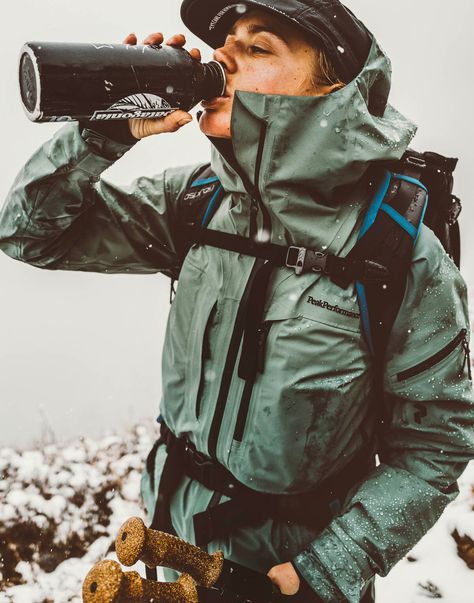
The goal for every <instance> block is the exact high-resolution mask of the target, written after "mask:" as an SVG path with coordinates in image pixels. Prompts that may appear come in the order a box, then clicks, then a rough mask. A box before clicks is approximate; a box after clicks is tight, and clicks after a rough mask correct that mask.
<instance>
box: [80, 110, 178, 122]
mask: <svg viewBox="0 0 474 603" xmlns="http://www.w3.org/2000/svg"><path fill="white" fill-rule="evenodd" d="M172 111H176V109H173V108H170V109H166V110H165V111H163V110H159V111H157V110H156V109H135V110H133V111H110V110H104V111H94V114H93V115H92V117H91V120H102V121H103V120H105V119H159V118H160V117H166V116H167V115H169V114H170V113H171V112H172Z"/></svg>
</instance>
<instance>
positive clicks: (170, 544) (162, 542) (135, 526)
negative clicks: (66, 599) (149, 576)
mask: <svg viewBox="0 0 474 603" xmlns="http://www.w3.org/2000/svg"><path fill="white" fill-rule="evenodd" d="M115 551H116V553H117V557H118V559H119V561H120V562H121V563H123V564H124V565H127V566H131V565H134V564H135V563H136V562H137V561H138V560H141V561H143V563H145V564H146V565H148V566H149V567H156V566H157V565H160V566H163V567H169V568H171V569H174V570H177V571H178V572H186V573H188V574H190V575H191V576H192V577H193V578H194V579H195V580H196V581H197V582H198V583H199V584H201V585H202V586H205V587H207V588H209V587H211V586H213V585H214V584H215V582H216V581H217V579H218V578H219V576H220V575H221V572H222V567H223V564H224V554H223V553H222V552H221V551H217V552H216V553H211V554H209V553H206V552H205V551H203V550H201V549H200V548H198V547H197V546H194V545H192V544H189V542H185V541H184V540H181V539H180V538H177V537H176V536H172V535H171V534H167V533H166V532H159V531H158V530H151V529H150V528H146V527H145V524H144V523H143V521H142V520H141V519H140V518H139V517H132V518H131V519H129V520H128V521H126V522H125V523H124V524H123V525H122V527H121V528H120V532H119V534H118V536H117V540H116V541H115Z"/></svg>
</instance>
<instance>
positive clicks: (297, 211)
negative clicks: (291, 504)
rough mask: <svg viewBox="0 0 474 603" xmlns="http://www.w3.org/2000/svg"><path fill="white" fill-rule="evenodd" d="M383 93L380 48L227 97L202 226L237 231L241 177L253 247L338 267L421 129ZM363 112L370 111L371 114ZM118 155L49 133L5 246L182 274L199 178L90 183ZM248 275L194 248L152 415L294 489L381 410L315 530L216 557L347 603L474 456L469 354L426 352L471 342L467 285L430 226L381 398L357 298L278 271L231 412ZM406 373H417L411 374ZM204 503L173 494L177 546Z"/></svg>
mask: <svg viewBox="0 0 474 603" xmlns="http://www.w3.org/2000/svg"><path fill="white" fill-rule="evenodd" d="M389 89H390V65H389V62H388V59H387V58H386V56H385V55H384V53H383V52H382V51H381V50H380V49H379V47H378V46H377V43H376V42H375V41H374V42H373V45H372V49H371V52H370V55H369V57H368V59H367V62H366V64H365V66H364V68H363V70H362V72H361V73H360V74H359V76H358V77H357V78H356V79H355V80H354V81H353V82H351V83H350V84H349V85H347V86H346V87H345V88H343V89H341V90H338V91H336V92H335V93H332V94H331V95H329V96H326V97H290V96H279V95H271V96H270V95H259V94H254V93H244V92H238V93H236V96H235V100H234V109H233V114H232V132H233V136H232V146H233V155H234V157H233V158H232V157H231V156H230V155H229V154H227V155H226V154H225V153H224V154H222V153H221V152H219V151H218V150H217V149H216V148H213V150H212V167H213V169H214V171H215V173H216V174H217V176H218V177H219V179H220V181H221V183H222V185H223V187H224V189H225V191H226V194H225V197H224V199H223V202H222V204H221V206H220V208H219V210H218V211H217V213H216V214H215V216H214V217H213V219H212V222H211V224H210V228H213V229H216V230H221V231H225V232H229V233H238V234H240V235H246V236H247V235H248V234H249V216H250V210H251V205H252V203H251V198H250V195H249V194H248V192H247V190H246V188H245V186H244V183H243V180H242V177H241V176H242V173H243V174H244V179H245V178H247V179H248V180H249V181H250V183H251V184H252V185H253V186H255V187H258V191H259V194H260V196H261V199H262V207H260V209H259V213H258V216H257V219H258V224H259V227H260V230H261V232H260V236H261V237H266V238H267V239H268V238H269V239H270V240H271V241H272V242H274V243H277V244H286V245H288V244H298V245H302V246H307V247H309V248H313V249H321V250H328V251H330V252H331V253H333V254H339V255H345V254H347V253H348V251H349V250H350V249H351V248H352V247H353V245H354V243H355V241H356V238H357V234H358V231H359V229H360V226H361V221H362V219H363V215H364V212H365V210H366V208H367V204H368V202H369V201H370V199H371V197H372V194H373V193H372V191H371V190H368V191H367V190H363V189H362V188H361V187H360V186H358V184H357V183H359V182H360V181H361V177H362V176H363V174H364V173H365V172H366V170H367V168H368V166H369V165H370V164H371V163H372V162H374V161H380V160H387V159H394V158H400V157H401V155H402V154H403V152H404V151H405V150H406V148H407V145H408V144H409V141H410V140H411V139H412V137H413V135H414V133H415V127H414V125H413V124H412V123H410V122H409V121H408V120H407V119H405V118H404V117H403V116H402V115H400V114H399V113H398V112H397V111H395V110H394V109H393V108H392V107H390V106H389V105H387V106H386V107H385V110H383V107H384V106H385V104H386V101H387V97H388V92H389ZM369 104H370V105H374V106H377V107H378V108H379V113H380V114H381V115H380V116H375V115H373V114H371V113H370V112H369V111H368V106H369ZM380 107H382V110H380ZM128 149H129V147H127V146H123V145H120V144H118V143H115V142H113V141H111V140H110V139H108V138H106V137H104V136H101V135H99V134H97V133H94V132H92V131H91V130H88V129H84V130H82V131H81V128H79V126H78V125H77V124H67V125H65V126H64V127H63V128H61V129H60V130H59V131H58V132H57V134H56V135H55V136H54V137H53V139H52V140H50V141H49V142H47V143H46V144H45V145H43V147H42V148H40V149H39V150H38V151H37V152H36V153H35V154H34V155H33V157H32V158H31V159H30V161H29V162H28V163H27V164H26V166H25V167H24V168H23V169H22V171H21V172H20V174H19V175H18V177H17V179H16V181H15V183H14V185H13V188H12V189H11V192H10V194H9V197H8V199H7V202H6V204H5V205H4V207H3V211H2V213H1V216H0V247H1V248H2V249H3V250H4V251H5V252H6V253H7V254H9V255H10V256H11V257H13V258H16V259H19V260H21V261H24V262H28V263H30V264H33V265H36V266H39V267H41V268H47V269H55V270H56V269H62V270H63V269H68V270H85V271H95V272H108V273H119V272H130V273H140V274H145V273H156V272H157V271H163V272H165V273H168V274H170V273H172V272H174V271H176V270H177V269H179V262H180V260H179V255H178V253H177V248H176V240H177V237H178V235H179V232H180V208H179V204H178V200H179V199H180V198H182V197H183V192H184V191H185V190H186V188H187V186H188V183H189V182H190V181H192V179H193V177H194V175H196V174H197V173H198V172H199V169H200V166H192V167H183V168H179V169H168V170H166V171H164V173H163V174H161V175H158V176H156V177H153V178H143V177H142V178H138V179H137V180H136V181H134V182H133V184H132V185H131V186H129V187H128V188H120V187H118V186H115V185H113V184H110V183H109V182H107V181H106V180H104V179H101V178H100V174H101V172H102V171H104V170H105V169H106V168H107V167H109V166H110V165H111V164H112V163H113V162H114V161H115V160H117V159H118V158H119V157H120V156H121V155H122V154H123V153H124V152H126V151H127V150H128ZM224 155H226V156H224ZM235 161H236V162H237V163H238V166H240V167H239V168H238V169H237V170H236V169H235V168H236V164H235ZM369 189H370V187H369ZM255 261H256V260H255V259H254V258H252V257H248V256H243V255H239V254H237V253H234V252H230V251H225V250H222V249H216V248H211V247H208V246H204V245H193V246H192V247H191V249H190V251H189V253H188V254H187V256H186V258H185V261H184V263H183V265H182V270H181V274H180V278H179V286H178V290H177V294H176V297H175V299H174V302H173V304H172V306H171V310H170V315H169V320H168V328H167V332H166V338H165V342H164V350H163V398H162V401H161V413H162V414H163V416H164V419H165V421H166V423H167V424H168V426H169V427H170V429H171V430H172V431H173V432H174V433H175V434H176V435H177V436H181V435H183V434H187V436H188V437H189V438H190V439H191V441H192V442H193V443H194V444H195V445H196V447H197V449H198V450H199V451H200V452H202V453H204V454H209V453H210V451H211V453H213V454H214V455H215V456H216V457H217V459H218V460H219V461H220V463H222V464H223V465H224V466H225V467H227V468H228V469H229V470H230V471H231V472H232V473H233V474H234V475H235V476H236V478H237V479H238V480H240V481H241V482H243V483H244V484H246V485H248V486H249V487H251V488H254V489H256V490H260V491H262V492H268V493H281V494H290V493H291V494H295V493H298V492H305V491H309V490H314V489H316V488H317V486H318V484H319V483H320V482H321V481H322V480H324V479H325V478H327V477H329V476H331V475H336V474H337V473H338V471H339V470H340V469H341V468H342V467H344V465H346V463H348V462H349V461H350V459H351V458H353V457H354V455H355V454H356V453H357V452H358V451H360V450H361V448H362V447H363V446H364V445H365V442H366V439H367V437H370V436H371V435H373V432H374V423H375V414H376V413H377V409H376V406H377V405H384V406H385V407H386V409H387V410H388V411H389V413H390V416H391V425H390V429H388V430H387V431H386V432H385V439H384V442H383V444H384V448H385V450H386V452H385V455H384V457H383V462H382V463H381V464H379V465H378V467H377V468H375V469H374V470H373V471H372V472H371V473H370V474H369V475H368V476H367V478H366V479H365V480H364V481H363V482H362V483H360V484H358V485H357V486H356V487H354V488H353V489H352V490H351V491H350V493H349V495H348V496H347V499H346V500H345V502H344V505H343V509H342V511H341V513H340V514H339V515H338V516H337V517H335V518H334V519H333V520H332V521H331V523H330V524H329V525H328V526H327V528H326V529H324V531H322V532H321V533H318V532H316V531H311V530H310V529H308V528H307V527H304V526H303V525H299V524H296V523H290V524H288V523H286V522H278V521H274V520H271V519H268V520H267V521H265V522H263V523H261V524H259V525H257V526H255V527H252V528H251V529H250V528H249V529H242V528H241V529H237V530H235V531H234V532H233V533H232V534H231V535H230V536H229V537H228V538H223V539H220V540H215V541H213V542H212V543H210V545H209V546H210V549H211V550H216V549H221V550H223V551H224V553H225V555H226V556H227V557H228V558H230V559H234V560H235V561H238V562H241V563H244V564H246V565H250V566H252V567H254V568H256V569H258V570H261V571H263V572H267V571H268V570H269V569H270V568H271V567H272V566H273V565H275V564H277V563H281V562H284V561H289V560H293V562H294V563H295V564H296V566H297V567H298V569H299V571H300V572H301V573H302V575H303V576H304V577H305V578H306V580H307V581H308V582H309V583H310V585H312V587H313V588H314V590H315V591H316V592H317V593H318V594H319V595H320V597H321V598H322V599H323V600H325V601H328V602H336V601H344V600H348V601H350V602H351V603H356V602H358V601H359V599H360V594H361V592H362V591H363V590H364V587H365V585H366V584H367V583H368V582H369V581H370V580H371V579H372V577H373V576H374V575H375V574H376V573H378V574H381V575H385V574H387V573H388V571H389V570H390V568H391V567H392V566H393V565H394V564H395V563H396V562H397V561H398V560H399V559H401V558H402V557H403V555H405V554H406V553H407V552H408V551H409V550H410V548H411V547H412V546H413V545H414V544H415V543H416V542H417V541H418V540H419V539H420V538H421V537H422V536H423V534H425V532H426V531H427V530H428V529H429V528H430V527H431V526H432V525H433V524H434V523H435V521H436V520H437V518H438V517H439V516H440V514H441V512H442V510H443V509H444V507H445V506H446V504H447V503H449V502H450V501H451V500H453V498H454V497H455V495H456V492H457V489H456V479H457V478H458V477H459V475H460V473H461V472H462V471H463V469H464V468H465V466H466V463H467V462H468V461H469V459H470V458H471V457H472V456H473V428H472V426H473V420H474V414H473V395H472V389H471V383H470V380H469V378H468V370H467V366H466V357H467V350H466V345H467V344H466V342H465V344H464V345H462V342H461V341H459V344H458V345H456V346H455V347H453V349H452V350H451V351H450V353H449V354H447V355H446V354H444V355H443V354H441V358H440V355H437V353H438V352H440V350H443V349H445V348H446V346H447V344H449V343H450V342H452V341H455V340H456V338H457V337H458V334H459V333H460V332H461V331H462V330H463V329H467V330H469V323H468V313H467V303H466V287H465V284H464V282H463V279H462V278H461V276H460V274H459V272H458V270H457V269H456V267H455V265H454V264H453V263H452V261H451V260H450V259H449V258H448V256H447V255H446V253H445V252H444V251H443V249H442V247H441V245H440V243H439V242H438V240H437V239H436V237H435V236H434V235H433V233H432V232H431V231H430V230H429V229H428V228H426V227H423V228H422V231H421V234H420V236H419V238H418V241H417V243H416V246H415V249H414V254H413V261H412V265H411V270H410V274H409V278H408V286H407V290H406V294H405V298H404V300H403V305H402V307H401V310H400V313H399V316H398V319H397V321H396V323H395V325H394V328H393V332H392V335H391V339H390V342H389V347H388V352H387V356H386V365H385V381H384V387H385V393H384V399H383V400H376V401H374V400H373V397H374V391H373V364H372V359H371V356H370V353H369V350H368V347H367V345H366V342H365V340H364V338H363V335H362V332H361V324H360V318H359V308H358V303H357V298H356V293H355V289H354V287H349V288H348V289H346V290H344V289H341V288H339V287H338V286H337V285H335V284H334V283H332V282H331V281H330V280H329V279H328V278H326V277H324V276H320V275H315V274H305V275H302V276H297V275H295V273H294V272H292V271H291V270H289V269H287V268H277V269H275V271H274V273H273V276H272V280H271V283H270V287H269V290H268V295H267V299H266V307H265V315H264V319H265V323H266V324H267V325H268V326H269V330H268V336H267V341H266V348H265V370H264V372H263V373H262V374H259V375H258V376H257V379H256V382H255V385H254V388H253V391H252V395H251V398H250V400H249V402H248V404H241V402H242V396H243V388H244V381H243V380H242V379H240V378H239V377H238V375H237V365H238V355H237V358H236V360H235V362H234V363H233V365H231V367H230V370H228V371H226V372H224V365H225V361H226V358H227V355H228V351H229V345H230V340H231V338H232V333H233V330H234V326H235V323H236V317H237V312H238V309H239V304H240V303H241V299H242V295H243V291H244V289H245V286H246V284H247V281H248V279H249V275H250V273H251V271H252V267H253V266H254V264H255ZM311 300H313V302H314V301H317V302H318V303H313V302H312V301H311ZM319 302H321V303H319ZM458 340H459V337H458ZM427 359H431V361H430V362H428V363H426V364H421V363H424V361H425V360H427ZM412 367H418V369H417V370H415V371H414V372H411V373H410V372H408V373H407V372H405V371H407V369H410V368H412ZM223 383H224V384H225V386H226V387H227V388H228V392H227V395H226V396H225V399H223V400H222V395H221V397H220V398H219V392H220V391H222V388H223ZM374 402H376V404H374ZM165 457H166V450H165V448H164V447H163V446H161V447H159V448H158V451H157V456H156V464H155V478H156V479H155V486H154V490H152V489H151V487H150V476H149V475H148V474H147V473H146V472H145V474H144V476H143V479H142V495H143V497H144V500H145V503H146V506H147V508H148V511H149V512H150V513H152V511H153V507H154V503H155V500H156V497H157V489H158V484H159V478H160V473H161V470H162V467H163V463H164V460H165ZM212 494H213V493H212V492H210V491H209V490H207V489H206V488H205V487H204V486H202V485H201V484H200V483H197V482H195V481H191V480H190V479H189V478H185V479H184V480H183V482H182V484H181V486H180V487H179V489H178V491H177V493H176V494H175V495H174V497H173V500H172V507H171V511H172V519H173V524H174V527H175V529H176V531H177V533H178V535H179V536H181V537H183V538H185V539H187V540H189V541H191V542H193V541H194V534H193V527H192V525H193V524H192V516H193V515H194V514H195V513H197V512H200V511H203V510H205V509H206V508H207V505H208V504H209V502H210V500H211V497H212ZM222 500H226V499H225V497H224V498H223V499H222Z"/></svg>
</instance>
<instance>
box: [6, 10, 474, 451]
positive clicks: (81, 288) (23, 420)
mask: <svg viewBox="0 0 474 603" xmlns="http://www.w3.org/2000/svg"><path fill="white" fill-rule="evenodd" d="M203 1H205V0H203ZM346 4H347V5H348V6H349V7H350V8H351V9H352V10H353V11H354V12H355V13H356V14H357V15H358V16H359V17H360V18H361V19H362V20H363V21H364V22H365V23H366V24H367V26H368V27H369V28H370V29H371V30H372V31H373V33H374V34H375V35H376V37H377V39H378V40H379V42H380V44H381V45H382V47H383V48H384V49H385V50H386V52H387V53H388V55H389V56H390V57H391V59H392V64H393V86H392V95H391V98H390V101H391V103H392V104H393V105H394V106H395V107H397V109H399V110H400V111H401V112H402V113H404V114H405V115H407V116H408V117H409V118H410V119H412V120H413V121H415V123H417V124H418V126H419V130H418V134H417V136H416V138H415V140H414V142H413V143H412V146H413V147H414V148H416V149H418V150H434V151H437V152H439V153H442V154H445V155H450V156H456V157H459V158H460V163H459V166H458V168H457V170H456V186H455V192H456V193H457V194H458V195H459V196H460V197H461V198H462V199H463V201H464V211H463V214H462V219H461V226H462V236H463V242H464V248H463V256H464V258H463V259H464V261H463V273H464V275H465V277H466V278H467V279H468V281H469V282H470V284H471V286H472V285H473V284H474V255H473V252H472V245H470V239H471V237H472V235H470V232H469V225H470V222H471V221H472V218H473V217H474V200H473V198H472V196H473V195H472V189H473V186H472V185H471V180H470V178H471V177H472V171H473V170H472V168H473V166H474V151H473V144H472V135H473V133H474V128H473V117H472V113H473V112H472V104H473V103H472V91H473V88H472V71H473V70H472V59H473V52H472V46H471V44H472V39H471V38H472V23H473V20H474V4H473V3H472V1H471V0H453V1H452V2H450V3H449V4H447V3H445V2H441V1H440V0H416V1H413V0H410V1H408V0H397V1H396V2H393V1H391V2H388V0H347V2H346ZM179 6H180V2H177V1H174V0H161V1H160V0H155V2H150V1H145V2H141V3H129V2H125V1H124V0H114V1H113V2H112V1H111V0H101V1H100V2H97V1H94V2H93V1H92V0H83V1H82V2H70V1H67V2H66V1H65V0H41V1H40V2H38V0H17V1H16V2H8V10H6V9H5V7H4V11H3V15H2V21H3V23H4V26H3V44H2V58H1V66H0V68H1V82H2V87H3V90H2V94H1V96H0V109H1V114H2V115H3V128H2V151H1V155H2V178H1V180H0V204H1V203H3V199H4V198H5V196H6V194H7V191H8V189H9V188H10V186H11V184H12V182H13V179H14V177H15V175H16V173H17V172H18V171H19V169H20V168H21V166H22V165H23V164H24V163H25V162H26V160H27V159H28V158H29V157H30V156H31V154H32V153H33V152H34V151H35V150H36V148H37V147H39V146H40V145H41V144H43V143H44V142H45V141H46V140H47V139H48V138H49V137H50V136H52V135H53V133H54V132H55V131H56V130H57V129H59V128H60V127H61V126H60V125H51V124H33V123H31V122H30V121H29V120H28V119H27V118H26V116H25V114H24V113H23V109H22V107H21V103H20V97H19V91H18V83H17V69H18V55H19V51H20V48H21V46H22V44H23V43H24V42H25V41H32V40H44V41H47V40H50V41H71V42H72V41H77V42H114V43H117V42H120V41H121V40H122V39H123V38H124V37H125V36H126V35H127V34H128V33H130V32H136V33H137V35H138V37H139V41H140V40H141V39H143V38H144V37H145V36H146V35H147V34H148V33H151V31H163V32H164V33H165V35H171V34H173V33H178V32H185V28H184V26H182V25H181V24H180V20H179ZM188 38H189V40H190V44H189V45H188V47H191V46H198V47H201V48H203V44H202V43H200V42H199V41H198V40H197V39H195V38H194V37H193V36H192V35H189V36H188ZM203 58H204V59H205V60H207V59H209V58H210V50H209V49H208V50H207V51H206V52H204V57H203ZM208 144H209V143H208V141H207V140H206V139H205V138H204V136H202V134H200V132H199V130H198V128H197V127H196V125H195V123H194V122H193V123H191V124H190V125H188V126H186V127H185V128H183V129H182V130H181V131H180V132H179V133H177V134H172V135H169V134H168V135H162V136H159V137H151V138H149V139H147V140H144V141H141V142H140V143H139V144H138V145H136V146H135V148H133V149H132V151H130V152H129V153H128V154H127V155H125V156H124V157H123V158H122V159H121V160H119V161H118V162H117V163H116V164H115V165H114V166H112V168H110V169H109V170H108V171H107V172H106V173H105V177H106V178H107V179H109V180H111V181H113V182H115V183H117V184H128V183H129V182H131V181H132V180H133V179H134V178H136V177H138V176H140V175H153V174H156V173H159V172H160V171H162V170H163V169H164V168H166V167H169V166H172V165H181V164H189V163H196V162H200V161H206V160H207V159H208V157H209V147H208ZM0 282H1V295H0V321H1V344H0V405H1V409H2V420H1V421H0V446H2V445H14V446H23V445H27V444H28V443H30V442H31V441H32V440H33V439H38V438H40V437H41V435H42V433H43V436H44V437H53V436H52V434H53V433H54V434H55V436H56V437H58V438H61V439H62V438H68V437H71V436H73V435H79V434H86V435H96V434H98V433H99V432H101V431H102V430H103V429H104V428H105V427H107V426H110V427H113V428H115V427H119V428H120V427H122V426H124V425H125V424H126V423H127V422H131V421H134V420H136V419H137V418H139V417H141V416H156V414H157V413H158V403H159V396H160V356H161V346H162V342H163V333H164V328H165V322H166V316H167V313H168V308H169V304H168V279H166V278H165V277H163V276H160V275H156V276H151V275H147V276H132V275H115V276H112V275H95V274H86V273H80V272H73V273H68V272H52V271H43V270H39V269H37V268H33V267H30V266H26V265H23V264H21V263H20V262H16V261H14V260H11V259H10V258H8V257H7V256H5V255H4V254H0ZM48 433H49V435H48Z"/></svg>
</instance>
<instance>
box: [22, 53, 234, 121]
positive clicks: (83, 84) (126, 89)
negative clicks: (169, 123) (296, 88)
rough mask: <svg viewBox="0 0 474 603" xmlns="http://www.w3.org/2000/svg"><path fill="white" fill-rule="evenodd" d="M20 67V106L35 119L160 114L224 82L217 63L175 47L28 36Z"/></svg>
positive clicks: (218, 92)
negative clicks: (30, 38)
mask: <svg viewBox="0 0 474 603" xmlns="http://www.w3.org/2000/svg"><path fill="white" fill-rule="evenodd" d="M19 71H20V73H19V76H20V93H21V99H22V102H23V107H24V109H25V111H26V114H27V116H28V117H29V118H30V119H31V120H32V121H36V122H54V121H74V120H92V121H94V120H96V121H111V120H119V119H144V118H160V117H165V116H166V115H168V114H169V113H171V112H172V111H175V110H176V109H183V110H184V111H189V109H191V108H192V107H194V106H195V105H197V103H199V101H201V100H204V99H210V98H214V97H217V96H223V95H224V94H225V87H226V78H225V72H224V69H223V66H222V65H221V64H220V63H218V62H217V61H211V62H209V63H200V62H199V61H197V60H195V59H193V58H192V57H191V55H190V54H189V53H188V52H187V51H186V50H184V49H177V48H172V47H171V46H151V45H144V46H143V45H129V44H93V43H86V44H80V43H57V42H28V43H26V44H25V45H24V46H23V48H22V50H21V53H20V65H19Z"/></svg>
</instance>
